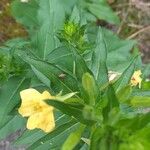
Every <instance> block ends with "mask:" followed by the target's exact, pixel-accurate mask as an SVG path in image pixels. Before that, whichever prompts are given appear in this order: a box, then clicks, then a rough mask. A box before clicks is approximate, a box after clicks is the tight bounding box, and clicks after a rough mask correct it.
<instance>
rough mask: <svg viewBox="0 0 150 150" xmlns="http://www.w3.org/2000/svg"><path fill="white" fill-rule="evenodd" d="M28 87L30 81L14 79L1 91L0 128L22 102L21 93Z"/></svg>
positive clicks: (19, 78)
mask: <svg viewBox="0 0 150 150" xmlns="http://www.w3.org/2000/svg"><path fill="white" fill-rule="evenodd" d="M28 86H29V80H28V79H26V78H21V77H12V78H10V79H9V81H8V82H7V83H6V84H5V85H3V87H2V88H1V89H0V126H1V125H2V124H3V120H5V116H7V114H8V113H10V112H11V111H12V109H14V107H15V106H16V105H17V104H18V103H19V102H20V96H19V92H20V91H21V90H23V89H25V88H27V87H28ZM5 121H6V120H5Z"/></svg>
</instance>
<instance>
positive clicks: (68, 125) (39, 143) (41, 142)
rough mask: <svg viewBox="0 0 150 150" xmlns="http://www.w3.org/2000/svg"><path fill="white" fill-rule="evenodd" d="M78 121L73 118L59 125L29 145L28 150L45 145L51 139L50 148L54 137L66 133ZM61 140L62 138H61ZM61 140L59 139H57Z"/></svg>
mask: <svg viewBox="0 0 150 150" xmlns="http://www.w3.org/2000/svg"><path fill="white" fill-rule="evenodd" d="M76 124H77V122H76V121H75V120H71V121H69V122H67V123H64V124H62V125H61V126H59V127H57V128H56V129H55V130H54V131H52V132H50V133H48V134H47V135H45V136H44V137H42V138H40V139H39V140H37V141H36V142H35V143H34V144H32V145H31V146H30V147H28V150H35V149H36V148H38V147H40V146H42V145H45V143H46V142H47V141H49V148H50V147H51V144H50V141H53V140H54V138H56V137H58V136H60V135H61V134H65V132H66V131H67V130H69V129H71V128H72V127H73V126H75V125H76ZM59 140H60V139H59ZM57 142H59V141H57Z"/></svg>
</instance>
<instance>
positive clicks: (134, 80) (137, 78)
mask: <svg viewBox="0 0 150 150" xmlns="http://www.w3.org/2000/svg"><path fill="white" fill-rule="evenodd" d="M141 75H142V72H141V70H137V71H135V72H134V74H133V75H132V77H131V81H130V83H131V85H132V86H137V85H139V88H140V87H141V82H142V78H141Z"/></svg>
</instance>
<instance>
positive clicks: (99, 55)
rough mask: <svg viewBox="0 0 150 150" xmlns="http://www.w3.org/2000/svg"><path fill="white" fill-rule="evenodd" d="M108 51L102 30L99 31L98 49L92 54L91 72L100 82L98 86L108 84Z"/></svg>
mask: <svg viewBox="0 0 150 150" xmlns="http://www.w3.org/2000/svg"><path fill="white" fill-rule="evenodd" d="M106 61H107V49H106V44H105V41H104V37H103V33H102V29H101V28H99V29H98V34H97V40H96V47H95V49H94V51H93V54H92V67H91V70H92V72H93V74H94V76H95V78H96V80H97V82H98V85H100V86H102V85H104V84H105V83H107V82H108V81H109V80H108V71H107V65H106Z"/></svg>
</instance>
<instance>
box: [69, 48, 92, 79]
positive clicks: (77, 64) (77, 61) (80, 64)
mask: <svg viewBox="0 0 150 150" xmlns="http://www.w3.org/2000/svg"><path fill="white" fill-rule="evenodd" d="M69 47H70V49H71V51H72V53H73V58H74V66H73V67H74V68H73V72H74V74H75V75H76V77H77V79H78V81H79V82H82V76H83V74H84V73H87V72H88V73H91V71H90V70H89V68H88V67H87V65H86V63H85V61H84V59H83V57H82V56H81V55H80V54H79V53H78V52H77V49H75V48H74V47H72V46H69Z"/></svg>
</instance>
